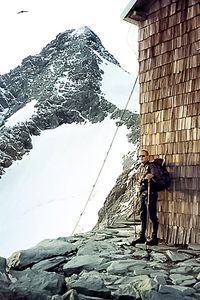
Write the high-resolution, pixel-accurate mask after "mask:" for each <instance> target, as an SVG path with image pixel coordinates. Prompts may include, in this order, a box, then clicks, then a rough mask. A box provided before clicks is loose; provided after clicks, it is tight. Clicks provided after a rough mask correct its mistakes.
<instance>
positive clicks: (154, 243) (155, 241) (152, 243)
mask: <svg viewBox="0 0 200 300" xmlns="http://www.w3.org/2000/svg"><path fill="white" fill-rule="evenodd" d="M146 245H148V246H157V245H158V238H157V236H152V239H151V240H150V241H147V242H146Z"/></svg>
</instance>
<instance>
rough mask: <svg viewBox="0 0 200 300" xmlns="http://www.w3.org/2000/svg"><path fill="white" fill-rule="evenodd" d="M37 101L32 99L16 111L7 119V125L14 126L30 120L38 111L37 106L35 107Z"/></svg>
mask: <svg viewBox="0 0 200 300" xmlns="http://www.w3.org/2000/svg"><path fill="white" fill-rule="evenodd" d="M36 103H37V101H36V100H32V101H31V102H29V103H27V104H26V105H25V106H24V107H22V108H21V109H19V110H18V111H17V112H16V113H14V114H13V115H12V116H11V117H10V118H8V119H7V120H6V123H5V126H14V125H16V124H18V123H22V122H25V121H27V120H29V119H30V118H31V117H32V115H33V114H34V113H35V112H36V111H37V108H36V107H35V105H36Z"/></svg>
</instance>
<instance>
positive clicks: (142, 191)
mask: <svg viewBox="0 0 200 300" xmlns="http://www.w3.org/2000/svg"><path fill="white" fill-rule="evenodd" d="M139 160H140V165H139V167H138V169H137V170H136V173H135V174H134V173H133V172H130V173H129V175H128V181H130V180H134V179H135V180H136V183H137V185H138V191H139V192H138V195H139V200H140V219H141V223H142V224H141V232H140V236H139V238H138V239H136V240H134V241H132V243H131V244H132V245H133V246H135V245H136V244H143V243H145V242H146V244H147V245H150V246H154V245H158V237H157V232H158V217H157V199H158V192H157V189H156V180H158V179H159V172H158V170H157V167H156V166H155V165H154V164H152V163H150V161H149V160H150V158H149V152H148V151H147V150H144V149H143V150H141V151H140V152H139ZM147 209H148V212H149V218H150V220H151V222H152V224H153V232H152V238H151V240H150V241H146V229H147Z"/></svg>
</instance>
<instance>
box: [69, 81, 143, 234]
mask: <svg viewBox="0 0 200 300" xmlns="http://www.w3.org/2000/svg"><path fill="white" fill-rule="evenodd" d="M137 80H138V75H137V77H136V79H135V82H134V85H133V88H132V90H131V93H130V95H129V97H128V100H127V103H126V105H125V108H124V110H123V113H122V116H121V120H122V119H123V116H124V113H125V111H126V109H127V106H128V104H129V102H130V99H131V97H132V94H133V91H134V89H135V86H136V83H137ZM118 130H119V126H117V128H116V130H115V133H114V135H113V138H112V140H111V143H110V146H109V148H108V151H107V153H106V156H105V158H104V160H103V163H102V166H101V168H100V170H99V172H98V175H97V178H96V180H95V182H94V184H93V186H92V190H91V192H90V194H89V197H88V199H87V201H86V203H85V205H84V207H83V210H82V212H81V214H80V216H79V218H78V220H77V222H76V225H75V227H74V229H73V231H72V234H71V235H73V234H74V232H75V231H76V228H77V226H78V224H79V222H80V220H81V218H82V216H83V214H84V212H85V209H86V207H87V205H88V202H89V201H90V198H91V196H92V193H93V191H94V189H95V186H96V184H97V182H98V180H99V177H100V175H101V172H102V170H103V167H104V165H105V163H106V160H107V157H108V155H109V152H110V150H111V148H112V145H113V142H114V140H115V138H116V135H117V132H118Z"/></svg>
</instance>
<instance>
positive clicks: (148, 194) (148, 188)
mask: <svg viewBox="0 0 200 300" xmlns="http://www.w3.org/2000/svg"><path fill="white" fill-rule="evenodd" d="M150 192H151V189H150V179H148V186H147V203H146V206H147V233H148V232H149V230H148V227H149V201H150ZM146 250H147V251H148V245H147V244H146Z"/></svg>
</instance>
